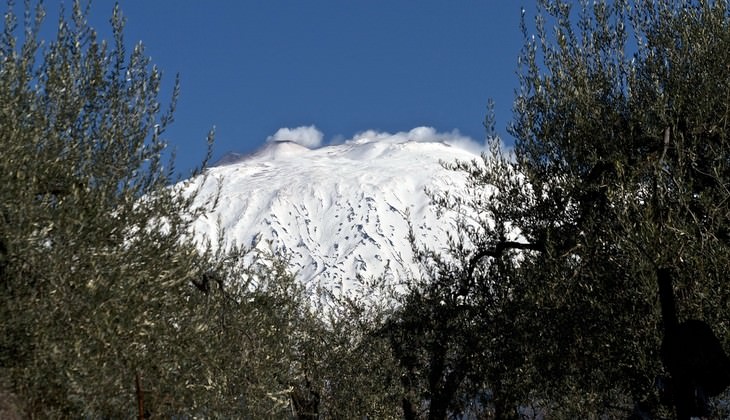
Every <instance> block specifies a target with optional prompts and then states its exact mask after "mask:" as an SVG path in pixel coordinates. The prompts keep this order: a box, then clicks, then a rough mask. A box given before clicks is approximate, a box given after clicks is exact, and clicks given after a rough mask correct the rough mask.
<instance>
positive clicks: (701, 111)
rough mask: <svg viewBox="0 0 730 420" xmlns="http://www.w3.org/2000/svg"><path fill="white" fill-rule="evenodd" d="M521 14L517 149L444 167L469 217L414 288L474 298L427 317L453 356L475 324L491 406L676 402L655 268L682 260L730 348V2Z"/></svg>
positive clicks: (569, 408) (512, 410) (615, 412)
mask: <svg viewBox="0 0 730 420" xmlns="http://www.w3.org/2000/svg"><path fill="white" fill-rule="evenodd" d="M528 16H530V15H529V14H527V13H523V25H522V29H523V33H524V48H523V50H522V52H521V54H520V59H519V60H520V61H519V62H520V71H519V80H520V87H519V90H518V91H517V96H516V100H515V105H514V114H515V116H514V121H513V123H512V124H511V126H510V129H509V130H510V133H511V134H512V135H513V136H514V137H515V146H514V150H513V151H512V152H511V153H505V152H504V151H503V149H502V148H501V147H500V145H499V140H498V139H497V140H495V141H494V144H493V146H494V147H493V148H492V151H491V152H490V153H487V154H486V155H485V156H484V159H483V160H482V161H475V162H460V163H457V164H453V165H450V166H451V167H452V168H454V169H455V170H459V171H465V172H466V173H467V175H468V178H469V182H468V185H467V187H468V189H469V190H470V193H469V194H468V196H467V197H466V198H459V197H455V196H450V195H448V194H447V195H440V196H437V197H436V204H437V205H438V206H440V207H441V208H442V209H444V211H457V212H460V213H463V214H464V216H463V217H462V218H461V223H460V226H459V228H458V229H455V232H458V233H457V234H455V235H454V238H453V240H452V241H451V242H450V244H449V248H450V251H449V252H448V253H446V255H441V254H440V253H438V252H433V251H429V250H425V251H424V254H423V255H426V256H427V257H428V258H427V260H428V261H431V262H432V264H433V267H434V268H433V270H432V273H433V274H434V275H432V276H431V277H432V279H431V280H429V281H428V282H427V284H428V288H427V289H424V288H421V290H428V291H430V292H429V293H432V294H436V295H437V296H438V297H437V298H436V299H431V300H424V299H421V298H415V299H416V300H417V301H418V302H421V303H423V304H424V306H425V307H430V308H431V309H428V310H430V311H434V310H436V309H434V307H437V308H440V309H438V310H440V311H442V312H444V313H446V314H448V318H449V319H452V320H458V319H459V317H460V316H461V315H459V314H462V313H470V312H471V314H469V315H468V318H467V319H469V320H470V322H471V323H470V324H469V328H468V329H466V330H464V332H463V333H462V332H460V331H459V330H456V329H454V328H451V327H448V324H445V325H446V326H447V328H446V329H441V330H438V329H434V328H441V327H438V326H434V327H430V328H432V329H429V330H427V332H428V334H432V335H433V334H444V333H446V334H447V335H448V337H449V340H451V341H442V340H441V339H440V338H439V339H436V340H432V341H433V342H434V343H437V344H438V345H442V346H443V345H444V344H445V343H454V344H449V349H451V350H450V351H452V353H450V354H453V355H454V357H457V356H458V357H459V358H461V359H466V356H463V355H460V354H461V353H460V351H461V350H459V349H463V348H465V349H468V348H469V347H464V346H463V344H462V343H464V342H465V341H464V340H465V337H466V338H468V339H470V340H477V339H478V341H474V342H475V343H480V344H479V345H477V346H475V347H472V348H473V349H474V351H473V352H472V353H471V354H472V355H473V357H475V358H476V361H475V362H470V363H473V365H472V370H473V372H475V373H476V374H477V379H476V380H474V379H472V380H471V382H472V383H476V384H481V386H483V387H484V388H485V389H488V390H489V392H486V393H483V394H482V395H486V396H487V400H486V404H487V405H490V406H492V408H493V409H494V414H495V415H496V416H498V417H514V416H517V415H518V413H521V414H525V413H543V414H548V415H553V416H559V417H570V416H573V415H577V414H581V416H585V415H586V414H590V413H593V414H594V415H596V416H599V415H608V416H612V417H614V416H628V415H630V414H631V413H634V414H653V415H663V414H662V413H664V414H666V411H667V408H665V407H662V406H661V401H662V398H663V397H664V395H662V391H661V390H659V389H657V386H656V385H655V383H656V378H657V377H658V376H660V375H665V373H664V372H663V367H662V364H661V361H660V359H659V345H660V340H661V319H660V311H659V302H658V297H657V279H656V270H657V268H659V267H670V268H672V269H673V270H674V271H675V272H676V273H677V279H676V282H675V287H676V289H677V291H676V294H677V295H678V296H679V299H678V307H679V317H680V320H681V319H688V318H698V319H702V320H705V321H706V322H707V323H708V324H709V325H710V326H711V327H712V328H713V330H714V332H715V334H716V335H717V336H718V337H719V338H720V340H721V342H722V343H723V345H724V347H725V348H726V349H730V335H729V334H728V332H729V331H728V328H729V327H730V325H728V321H727V320H728V319H730V317H729V315H730V307H729V306H728V301H729V300H728V297H730V289H729V288H728V287H727V267H728V266H729V265H730V234H729V233H728V232H730V205H728V203H730V138H729V136H730V99H729V98H730V77H728V76H729V75H730V11H729V8H728V2H727V1H709V0H708V1H704V0H696V1H692V0H676V1H668V2H664V1H662V2H660V1H652V0H642V1H635V2H627V1H620V0H617V1H612V2H609V1H595V2H594V1H590V2H589V1H581V2H568V1H559V0H556V1H549V0H545V1H539V2H538V8H537V13H536V15H535V20H534V25H528V19H529V18H528ZM419 293H424V292H423V291H419ZM412 296H415V295H412ZM429 302H430V303H429ZM414 307H416V308H419V309H418V311H424V310H425V309H424V308H423V307H422V306H419V305H415V306H414ZM416 313H418V312H416ZM438 319H441V318H438ZM442 323H444V322H443V321H442ZM413 331H415V330H413ZM420 336H421V337H426V339H427V340H430V339H428V337H427V336H426V335H424V334H420ZM459 346H461V347H459ZM426 350H428V349H426ZM418 351H421V352H423V351H424V347H419V348H418ZM428 351H430V350H428ZM426 354H427V355H428V354H430V355H431V357H432V355H433V354H435V353H434V352H432V351H431V352H430V353H426ZM401 359H402V358H401ZM420 360H421V363H423V364H424V366H425V368H426V372H427V374H426V376H422V378H426V377H430V376H428V375H434V370H433V369H434V365H433V363H432V362H429V360H428V357H427V356H422V358H421V359H420ZM455 360H456V359H455ZM454 363H456V362H454ZM453 366H456V365H451V368H450V369H446V370H443V369H441V372H442V374H453V372H455V371H454V370H453ZM437 371H438V369H437ZM467 379H468V377H467V376H464V382H462V383H463V384H468V383H469V382H467ZM475 381H476V382H475ZM477 388H478V387H477ZM421 389H428V387H421ZM425 395H427V396H428V395H433V394H432V393H426V394H425ZM456 395H458V393H457V394H456ZM455 401H456V400H455V399H453V398H452V400H451V404H452V407H455V405H454V404H455Z"/></svg>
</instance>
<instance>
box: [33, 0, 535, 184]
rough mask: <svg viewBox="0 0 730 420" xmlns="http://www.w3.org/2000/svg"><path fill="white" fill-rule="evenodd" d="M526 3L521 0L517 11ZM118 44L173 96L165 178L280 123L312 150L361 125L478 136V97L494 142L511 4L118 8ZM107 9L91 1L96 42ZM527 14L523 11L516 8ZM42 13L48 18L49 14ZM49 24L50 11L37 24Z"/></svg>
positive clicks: (513, 58) (505, 104)
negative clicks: (169, 170)
mask: <svg viewBox="0 0 730 420" xmlns="http://www.w3.org/2000/svg"><path fill="white" fill-rule="evenodd" d="M528 3H529V2H528ZM119 4H120V6H121V8H122V11H123V14H124V15H125V16H126V18H127V26H126V30H125V39H126V43H127V45H128V46H130V47H131V45H133V44H134V43H136V42H138V41H142V42H143V43H144V44H145V46H146V52H147V55H149V56H151V57H152V60H153V62H154V63H155V64H156V65H157V66H158V67H159V68H161V69H162V71H163V74H164V78H163V84H164V85H165V86H166V89H167V92H165V93H163V100H164V101H165V102H167V99H166V98H167V97H168V96H164V95H169V90H170V89H169V88H170V87H171V86H172V84H173V81H174V77H175V74H176V73H179V74H180V79H181V96H180V101H179V103H178V108H177V113H176V116H175V123H174V124H173V125H172V127H171V128H170V129H169V130H168V132H167V136H166V137H167V139H168V140H169V143H170V145H171V147H172V148H173V149H175V150H176V153H177V159H176V162H177V165H176V166H177V170H178V171H179V172H181V173H183V174H187V173H188V172H189V171H190V169H191V168H192V167H194V166H195V165H196V164H197V163H199V162H200V160H201V159H202V158H203V154H204V151H205V136H206V134H207V132H208V130H209V129H210V128H211V127H213V126H215V128H216V144H215V147H214V157H213V160H214V161H215V160H216V159H218V158H220V157H221V156H222V155H224V154H225V153H227V152H229V151H234V152H239V153H248V152H251V151H254V150H256V149H257V148H259V147H260V146H261V145H262V144H263V143H264V142H265V141H266V139H267V138H269V137H271V136H273V135H274V133H276V132H277V131H278V130H279V129H281V128H295V127H300V126H311V125H314V126H316V128H317V129H318V130H319V131H320V132H321V133H323V136H322V144H325V145H326V144H329V143H335V142H339V141H342V140H344V139H349V138H352V137H353V136H354V135H355V134H356V133H359V132H363V131H366V130H375V131H385V132H391V133H394V132H407V131H409V130H411V129H413V128H415V127H419V126H430V127H434V128H435V129H436V131H438V132H452V131H453V130H458V131H459V132H460V133H461V135H463V136H468V137H471V138H472V139H474V140H476V141H483V140H484V137H485V130H484V127H483V124H482V122H483V121H484V116H485V114H486V107H487V101H488V99H489V98H493V99H494V100H495V102H496V117H497V130H498V132H499V133H500V134H502V135H503V136H504V137H506V138H505V140H506V142H507V143H510V142H511V139H510V138H509V137H508V136H507V135H506V126H507V124H508V123H509V121H510V120H511V106H512V101H513V97H514V92H515V89H516V88H517V86H518V80H517V76H516V73H515V72H516V70H517V56H518V54H519V51H520V48H521V44H522V37H521V34H520V31H519V19H520V7H521V5H520V3H519V2H513V1H511V0H460V1H441V0H420V1H418V2H416V1H405V0H347V1H346V0H338V1H334V0H329V1H325V0H311V1H298V0H297V1H295V0H272V1H251V0H240V1H215V2H214V1H193V0H174V1H173V0H155V1H139V0H120V1H119ZM113 5H114V2H112V1H108V0H96V1H94V2H93V3H92V9H91V16H90V23H91V25H92V26H94V27H95V28H96V29H97V30H98V32H99V33H100V34H101V35H102V36H105V37H108V29H109V24H108V18H109V16H110V15H111V11H112V8H113ZM526 7H528V8H530V7H533V8H534V6H530V5H526ZM50 12H51V13H52V10H51V11H50ZM47 23H49V24H51V25H50V26H51V27H52V26H53V23H55V16H53V15H52V14H50V15H49V21H48V22H47Z"/></svg>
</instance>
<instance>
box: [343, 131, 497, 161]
mask: <svg viewBox="0 0 730 420" xmlns="http://www.w3.org/2000/svg"><path fill="white" fill-rule="evenodd" d="M376 141H377V142H388V143H404V142H409V141H413V142H440V143H445V144H448V145H450V146H454V147H457V148H459V149H463V150H466V151H469V152H472V153H474V154H480V153H481V152H484V151H486V144H485V142H482V143H479V142H477V141H476V140H474V139H472V138H471V137H468V136H464V135H462V134H461V133H460V132H459V130H453V131H451V132H447V133H439V132H438V131H436V129H435V128H433V127H416V128H414V129H412V130H410V131H408V132H405V131H400V132H397V133H395V134H391V133H387V132H379V131H375V130H368V131H363V132H361V133H357V134H356V135H355V136H354V137H353V138H352V139H351V140H347V141H345V143H349V142H353V143H370V142H376Z"/></svg>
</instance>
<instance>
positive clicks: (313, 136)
mask: <svg viewBox="0 0 730 420" xmlns="http://www.w3.org/2000/svg"><path fill="white" fill-rule="evenodd" d="M323 138H324V134H323V133H322V132H321V131H319V130H318V129H317V127H315V126H313V125H309V126H301V127H296V128H287V127H284V128H280V129H279V130H277V131H276V133H274V135H273V136H269V137H268V138H267V139H266V141H267V142H269V143H271V142H277V141H291V142H294V143H297V144H300V145H302V146H304V147H308V148H310V149H316V148H317V147H319V146H321V145H322V139H323Z"/></svg>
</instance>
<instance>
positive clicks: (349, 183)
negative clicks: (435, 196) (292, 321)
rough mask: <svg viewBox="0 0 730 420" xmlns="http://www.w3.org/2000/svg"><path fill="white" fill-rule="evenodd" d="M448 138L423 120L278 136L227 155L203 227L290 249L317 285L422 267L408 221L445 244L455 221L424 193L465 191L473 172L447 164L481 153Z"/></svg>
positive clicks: (424, 236) (297, 266)
mask: <svg viewBox="0 0 730 420" xmlns="http://www.w3.org/2000/svg"><path fill="white" fill-rule="evenodd" d="M424 130H426V131H425V132H424ZM429 130H430V131H429ZM429 134H430V135H429ZM452 134H453V133H452ZM446 137H448V138H443V136H442V138H439V137H438V135H436V133H435V132H433V129H430V128H424V127H421V128H418V129H414V130H411V132H409V133H398V134H394V135H389V134H379V133H374V132H366V133H362V134H360V135H358V136H356V137H355V138H354V139H352V140H349V141H346V142H344V143H342V144H338V145H333V146H326V147H320V148H316V149H309V148H307V147H304V146H302V145H300V144H298V143H295V142H292V141H276V140H274V141H269V142H268V143H267V144H266V145H265V146H264V147H263V148H262V149H260V150H259V151H257V152H256V153H253V154H251V155H248V156H241V155H235V156H233V155H231V156H227V157H225V158H224V159H223V160H222V162H221V163H219V165H218V166H214V167H212V168H210V169H209V172H208V176H207V180H206V183H205V185H204V186H203V188H202V194H201V197H200V198H201V199H205V198H207V197H210V196H211V195H212V194H215V193H216V192H217V191H218V189H219V188H220V202H219V206H218V207H217V208H216V209H215V210H214V211H213V212H212V213H210V214H208V215H207V216H206V217H204V218H201V219H199V220H198V221H197V222H196V224H195V230H196V232H197V234H198V235H200V236H201V237H208V238H210V239H211V240H212V241H215V238H216V237H217V235H218V226H219V224H220V226H221V227H222V228H223V229H224V232H225V233H224V237H225V239H226V241H228V242H229V243H230V242H231V241H235V242H236V243H238V244H241V245H246V246H250V245H253V244H255V245H256V246H258V247H265V248H270V249H271V250H273V251H275V252H276V253H278V254H280V255H286V256H288V257H289V258H290V261H291V266H292V269H293V270H295V271H296V273H297V276H298V278H299V279H300V280H301V281H302V282H304V283H305V284H306V285H307V286H309V287H314V286H323V287H325V288H328V289H330V290H335V291H338V290H340V291H342V290H349V289H352V288H356V287H357V286H358V284H357V283H356V277H357V275H360V276H362V277H363V278H369V277H371V276H381V275H386V276H389V277H392V278H393V279H397V278H403V277H405V276H407V275H409V273H417V270H418V268H417V266H416V265H415V264H414V263H413V261H412V252H411V247H410V244H409V242H408V238H407V236H408V220H409V219H410V221H411V223H412V224H413V227H414V230H415V234H416V237H417V239H418V241H419V242H420V243H422V244H426V245H429V246H431V247H436V248H437V249H438V248H441V247H443V244H444V241H445V237H446V232H447V231H448V230H450V229H452V228H453V220H449V219H448V218H444V217H439V216H438V215H437V213H436V210H435V208H434V207H433V206H431V205H430V204H429V198H428V196H427V195H426V193H425V191H424V190H425V189H426V188H428V189H429V190H434V191H440V190H450V191H452V192H453V191H459V190H461V189H463V188H464V183H465V179H464V176H463V174H461V173H457V172H453V171H449V170H446V169H444V168H443V167H442V165H441V163H440V162H441V161H447V162H451V161H454V160H456V159H459V160H472V159H476V158H478V157H479V155H478V152H477V151H467V150H466V149H467V148H465V147H463V146H464V144H465V143H463V142H461V143H460V142H459V141H454V139H453V137H454V136H453V135H451V136H446ZM457 140H458V139H457ZM449 143H451V144H449ZM472 150H473V148H472ZM201 179H202V178H200V179H198V180H196V181H195V182H200V180H201Z"/></svg>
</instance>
